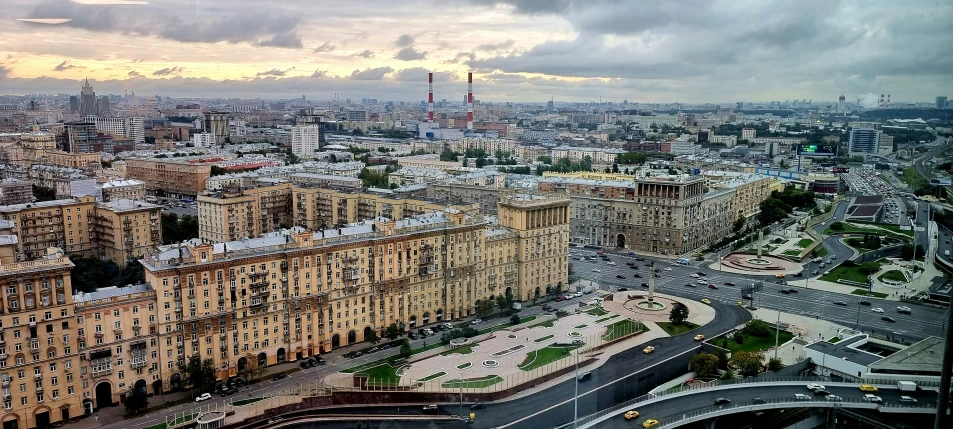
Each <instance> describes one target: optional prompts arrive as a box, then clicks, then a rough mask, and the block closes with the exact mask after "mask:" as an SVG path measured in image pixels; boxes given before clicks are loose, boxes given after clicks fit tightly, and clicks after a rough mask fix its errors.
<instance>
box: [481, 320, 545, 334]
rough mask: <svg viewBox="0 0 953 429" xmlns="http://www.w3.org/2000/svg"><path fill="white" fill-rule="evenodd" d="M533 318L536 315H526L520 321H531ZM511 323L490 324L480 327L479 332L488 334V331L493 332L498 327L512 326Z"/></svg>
mask: <svg viewBox="0 0 953 429" xmlns="http://www.w3.org/2000/svg"><path fill="white" fill-rule="evenodd" d="M533 320H536V316H527V317H524V318H522V319H520V323H526V322H531V321H533ZM513 325H514V323H513V322H507V323H503V324H500V325H496V326H491V327H489V328H484V329H481V330H480V333H481V334H488V333H490V332H493V331H499V330H500V329H506V328H509V327H510V326H513Z"/></svg>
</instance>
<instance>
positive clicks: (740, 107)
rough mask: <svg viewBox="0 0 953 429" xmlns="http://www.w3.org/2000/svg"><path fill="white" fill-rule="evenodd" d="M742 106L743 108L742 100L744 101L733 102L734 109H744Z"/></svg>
mask: <svg viewBox="0 0 953 429" xmlns="http://www.w3.org/2000/svg"><path fill="white" fill-rule="evenodd" d="M744 108H745V102H744V101H739V102H737V103H735V109H738V110H741V109H744Z"/></svg>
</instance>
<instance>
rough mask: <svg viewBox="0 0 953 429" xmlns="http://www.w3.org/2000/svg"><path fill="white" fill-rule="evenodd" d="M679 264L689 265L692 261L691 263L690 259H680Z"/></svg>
mask: <svg viewBox="0 0 953 429" xmlns="http://www.w3.org/2000/svg"><path fill="white" fill-rule="evenodd" d="M678 263H679V264H682V265H688V264H690V263H691V261H689V260H688V258H678Z"/></svg>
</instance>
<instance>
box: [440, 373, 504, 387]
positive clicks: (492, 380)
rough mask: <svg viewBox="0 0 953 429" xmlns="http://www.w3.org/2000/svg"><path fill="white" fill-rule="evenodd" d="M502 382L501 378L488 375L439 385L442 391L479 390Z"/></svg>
mask: <svg viewBox="0 0 953 429" xmlns="http://www.w3.org/2000/svg"><path fill="white" fill-rule="evenodd" d="M501 381H503V378H502V377H500V376H498V375H488V376H486V377H482V378H468V379H466V380H450V381H445V382H443V383H442V384H441V386H442V387H443V388H444V389H459V388H464V389H481V388H484V387H488V386H492V385H494V384H496V383H499V382H501Z"/></svg>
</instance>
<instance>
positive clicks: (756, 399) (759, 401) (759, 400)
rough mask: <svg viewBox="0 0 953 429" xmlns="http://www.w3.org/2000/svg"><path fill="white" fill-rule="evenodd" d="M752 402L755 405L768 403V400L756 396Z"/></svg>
mask: <svg viewBox="0 0 953 429" xmlns="http://www.w3.org/2000/svg"><path fill="white" fill-rule="evenodd" d="M751 403H752V404H755V405H761V404H767V403H768V401H765V400H764V399H761V398H754V399H752V400H751Z"/></svg>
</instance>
